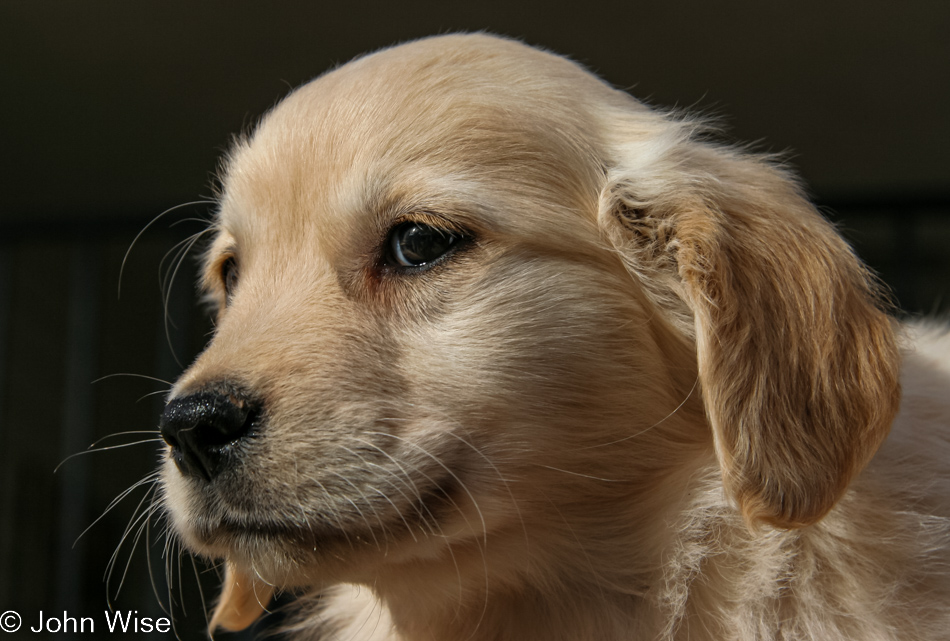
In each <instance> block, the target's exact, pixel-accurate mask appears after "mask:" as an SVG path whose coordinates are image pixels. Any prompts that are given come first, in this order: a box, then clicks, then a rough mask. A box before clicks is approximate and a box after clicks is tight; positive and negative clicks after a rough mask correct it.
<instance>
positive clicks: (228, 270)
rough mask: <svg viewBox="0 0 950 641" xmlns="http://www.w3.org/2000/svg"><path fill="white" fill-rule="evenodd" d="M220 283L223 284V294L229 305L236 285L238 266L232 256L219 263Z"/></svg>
mask: <svg viewBox="0 0 950 641" xmlns="http://www.w3.org/2000/svg"><path fill="white" fill-rule="evenodd" d="M221 282H222V283H224V294H225V296H226V297H227V302H229V303H230V302H231V297H232V296H233V295H234V290H235V289H237V284H238V265H237V260H236V259H235V258H234V256H228V257H227V258H226V259H225V261H224V262H223V263H221Z"/></svg>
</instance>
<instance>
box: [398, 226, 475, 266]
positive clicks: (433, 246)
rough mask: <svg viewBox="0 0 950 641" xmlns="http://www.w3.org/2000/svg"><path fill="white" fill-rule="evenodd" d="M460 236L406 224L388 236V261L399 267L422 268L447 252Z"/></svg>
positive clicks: (432, 228)
mask: <svg viewBox="0 0 950 641" xmlns="http://www.w3.org/2000/svg"><path fill="white" fill-rule="evenodd" d="M461 239H462V235H461V234H458V233H456V232H452V231H449V230H448V229H443V228H440V227H433V226H432V225H426V224H425V223H418V222H406V223H402V224H401V225H397V226H396V227H395V228H393V230H392V231H391V232H390V234H389V259H390V262H391V263H392V264H394V265H399V266H401V267H422V266H423V265H428V264H430V263H432V262H434V261H436V260H438V259H439V258H441V257H442V256H444V255H445V254H447V253H448V252H449V250H451V249H452V248H453V247H454V246H455V245H456V244H457V243H458V242H459V241H460V240H461Z"/></svg>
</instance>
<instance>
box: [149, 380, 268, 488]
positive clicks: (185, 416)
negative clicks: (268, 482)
mask: <svg viewBox="0 0 950 641" xmlns="http://www.w3.org/2000/svg"><path fill="white" fill-rule="evenodd" d="M259 415H260V409H259V407H258V406H257V405H254V404H252V403H250V402H248V401H247V400H245V399H243V398H241V397H239V396H237V395H236V394H216V393H213V392H199V393H197V394H192V395H190V396H184V397H181V398H176V399H173V400H171V401H169V403H168V404H167V405H166V406H165V411H164V412H163V413H162V418H161V421H160V422H159V431H160V432H161V435H162V438H163V439H165V442H166V443H168V444H169V445H170V446H171V448H172V449H171V455H172V459H173V460H174V461H175V464H176V465H177V466H178V469H179V470H180V471H181V473H182V474H185V475H186V476H192V477H195V478H202V479H204V480H206V481H210V480H211V479H212V478H214V477H215V476H216V475H217V474H218V473H219V472H220V471H221V470H222V469H224V467H225V466H226V463H227V461H228V460H229V459H230V458H231V457H232V456H233V453H234V446H235V444H236V442H237V441H239V440H240V439H241V438H242V437H244V436H245V435H247V433H248V432H249V431H250V429H251V427H252V426H253V424H254V422H255V421H256V420H257V417H258V416H259Z"/></svg>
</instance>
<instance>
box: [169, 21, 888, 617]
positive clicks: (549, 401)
mask: <svg viewBox="0 0 950 641" xmlns="http://www.w3.org/2000/svg"><path fill="white" fill-rule="evenodd" d="M696 128H697V127H696V125H694V124H693V123H690V122H688V121H682V120H674V119H672V118H669V117H667V116H663V115H661V114H657V113H655V112H652V111H650V110H648V109H646V108H644V107H643V106H641V105H640V104H638V103H636V102H635V101H633V99H631V98H629V97H628V96H626V95H625V94H622V93H620V92H617V91H615V90H613V89H611V88H609V87H607V86H606V85H604V84H603V83H601V82H600V81H599V80H597V79H596V78H594V77H592V76H591V75H590V74H588V73H586V72H585V71H583V70H581V69H580V68H579V67H577V66H576V65H574V64H573V63H570V62H568V61H566V60H564V59H562V58H559V57H556V56H552V55H550V54H546V53H542V52H539V51H536V50H533V49H530V48H527V47H524V46H522V45H520V44H517V43H514V42H509V41H505V40H499V39H495V38H490V37H486V36H452V37H443V38H436V39H431V40H424V41H420V42H417V43H413V44H410V45H405V46H402V47H398V48H395V49H391V50H388V51H385V52H382V53H378V54H375V55H371V56H368V57H365V58H362V59H359V60H357V61H355V62H352V63H350V64H348V65H346V66H344V67H342V68H340V69H337V70H335V71H333V72H331V73H328V74H327V75H325V76H323V77H321V78H319V79H317V80H315V81H314V82H312V83H310V84H308V85H306V86H304V87H302V88H300V89H298V90H297V91H295V92H294V93H293V94H291V95H290V96H289V97H288V98H287V99H285V100H284V101H283V102H282V103H281V104H280V105H279V106H278V107H277V108H275V109H274V111H273V112H271V113H270V114H269V115H268V116H267V117H266V118H265V119H264V120H263V122H262V123H261V125H260V126H259V128H258V129H257V131H256V132H255V133H254V134H253V135H252V136H251V137H250V138H249V139H246V140H244V141H242V142H240V143H239V144H238V145H237V146H236V148H235V149H234V151H233V152H232V154H231V157H230V158H229V161H228V163H227V167H226V172H225V176H224V179H223V191H222V198H221V207H220V212H219V215H218V218H217V221H216V223H215V226H216V229H215V233H216V236H215V240H214V241H213V244H212V246H211V247H210V249H209V251H208V253H207V257H206V267H205V273H204V280H203V285H204V288H205V290H206V292H207V295H208V297H209V299H210V300H211V301H212V302H213V304H214V305H215V307H216V308H217V320H216V328H215V334H214V337H213V340H212V341H211V343H210V344H209V346H208V347H207V349H206V350H205V352H204V353H203V354H201V356H200V357H199V358H198V359H197V361H196V362H195V363H194V364H193V365H192V366H191V367H190V368H189V369H188V371H187V372H186V373H185V374H184V375H183V376H182V378H181V379H180V380H179V381H178V383H177V384H176V385H175V387H174V389H173V391H172V393H171V396H170V400H169V404H168V407H167V409H166V412H165V415H164V417H163V420H162V433H163V436H164V437H165V439H166V441H167V442H168V443H169V448H168V451H167V460H166V461H165V463H164V468H163V487H164V496H165V503H166V506H167V508H168V511H169V513H170V515H171V518H172V521H173V524H174V528H175V530H176V531H177V533H178V534H179V535H180V536H181V537H182V538H183V540H184V541H185V542H186V543H187V544H188V546H189V547H190V548H192V549H193V550H195V551H196V552H198V553H201V554H205V555H207V556H210V557H215V558H224V559H227V560H228V562H229V568H230V570H231V572H232V574H233V576H232V577H231V581H230V582H231V583H232V585H233V584H234V583H235V579H234V577H242V576H243V577H245V579H246V577H253V579H251V580H250V581H251V582H256V583H258V584H269V585H282V586H295V585H296V586H321V585H329V584H332V583H335V582H341V581H346V582H356V583H366V584H373V583H374V582H377V581H379V580H380V577H381V576H385V575H387V573H390V574H391V575H393V576H395V575H398V574H400V573H402V574H405V573H406V572H407V570H406V568H415V569H414V570H413V571H415V572H421V570H420V569H419V568H421V567H429V568H443V570H444V568H445V567H451V568H452V569H451V571H450V572H449V571H448V570H444V571H445V572H449V573H450V574H451V575H452V577H453V580H457V581H458V582H460V583H461V582H464V580H465V577H468V576H473V577H475V578H474V579H473V580H475V581H481V582H482V583H484V580H485V579H484V575H485V574H486V572H490V573H491V574H492V575H493V579H497V580H499V581H501V582H502V583H504V582H505V581H510V582H515V581H517V580H518V579H517V577H518V576H524V575H526V574H528V573H531V572H544V571H546V570H545V568H547V567H549V566H550V565H551V564H552V563H553V561H552V559H555V558H563V557H564V550H565V549H566V548H568V547H570V546H574V545H576V538H577V536H578V532H598V533H599V534H598V535H597V536H599V537H602V538H603V539H604V540H608V539H611V538H617V539H620V538H625V540H627V541H628V542H629V541H638V542H639V543H638V546H639V547H638V549H637V550H635V551H630V552H629V558H624V559H621V560H619V561H618V560H617V559H616V558H615V559H614V562H615V563H616V562H620V563H623V564H625V565H626V566H628V567H630V568H634V567H639V566H644V567H645V566H646V565H648V562H647V561H646V560H643V559H645V558H646V557H647V556H649V553H648V551H649V550H653V549H654V548H656V547H657V546H658V545H659V543H657V542H658V541H661V540H662V538H663V536H662V533H661V532H660V530H661V529H662V527H663V518H662V515H663V514H666V513H667V512H668V511H669V510H674V509H675V501H674V500H672V497H674V496H676V494H677V492H681V491H682V490H683V487H684V483H685V482H686V480H685V479H688V478H689V477H690V475H691V474H693V475H694V474H696V473H697V472H696V471H697V470H702V469H706V468H709V467H711V468H712V469H715V470H716V473H717V474H718V475H721V477H722V479H723V482H724V484H725V487H726V489H727V491H728V492H729V495H730V496H732V497H733V499H734V501H735V504H736V506H737V508H738V509H739V510H741V511H742V512H743V513H744V514H745V515H746V518H747V520H748V521H749V522H750V523H753V522H765V523H771V524H774V525H779V526H782V527H795V526H797V525H802V524H805V523H809V522H812V521H814V520H816V519H818V518H821V516H822V515H823V514H824V513H825V512H827V511H828V510H829V509H830V508H831V506H832V505H833V504H834V502H835V501H836V500H837V498H838V497H839V496H840V495H841V493H842V492H843V491H844V487H845V486H846V484H847V482H848V480H849V479H850V478H851V477H852V476H853V475H854V474H855V473H856V472H857V471H858V470H860V469H861V467H862V466H863V465H864V463H865V462H866V461H867V460H868V458H869V457H870V456H871V455H872V454H873V452H874V450H875V449H876V447H877V444H878V443H879V442H880V440H881V439H882V438H883V436H884V435H885V434H886V431H887V426H888V425H889V423H890V419H891V417H892V415H893V412H894V410H895V409H896V403H897V394H898V390H897V383H896V368H897V365H896V362H897V357H896V351H895V348H894V345H893V337H892V335H891V332H890V327H889V324H888V321H887V320H886V318H885V317H884V315H883V314H881V313H880V312H879V311H877V309H876V308H875V302H874V293H873V290H872V287H871V286H870V285H869V284H868V282H869V279H868V278H867V276H866V274H865V273H864V271H863V269H862V268H861V267H860V265H859V264H858V263H857V261H856V260H855V259H854V258H853V256H852V255H851V253H850V251H849V250H848V248H847V247H846V246H845V245H844V244H843V243H842V242H841V241H840V240H839V239H838V238H837V236H836V235H835V234H834V233H833V231H832V230H831V229H830V228H829V227H828V226H827V224H826V223H824V222H823V221H822V220H821V219H820V217H819V216H818V215H817V214H816V213H815V212H814V210H813V209H812V208H811V207H810V206H809V205H808V204H807V203H806V202H805V201H804V200H803V199H802V198H801V197H800V195H799V194H798V192H797V190H796V188H795V187H794V185H793V184H792V183H791V182H790V181H789V180H788V179H787V178H786V177H785V176H783V175H782V174H781V172H779V171H777V170H776V169H774V168H772V167H769V166H767V165H766V164H764V163H762V162H761V161H759V160H756V159H754V158H749V157H745V156H742V155H740V154H737V153H735V152H732V151H729V150H723V149H720V148H717V147H715V146H712V145H710V144H707V143H703V142H700V141H697V140H696V139H695V137H694V136H693V134H694V130H695V129H696ZM845 341H847V346H849V347H847V348H845V346H844V342H845ZM855 344H859V345H861V349H855V348H854V345H855ZM840 381H851V382H853V383H854V385H851V386H848V385H845V386H844V391H842V386H841V383H840ZM582 536H583V534H582ZM631 537H632V538H631ZM651 546H652V547H651ZM604 547H605V548H606V547H608V546H607V545H606V544H605V546H604ZM627 547H628V548H629V547H631V546H630V545H629V544H628V545H627ZM587 562H588V563H590V559H588V561H587ZM638 564H639V566H638ZM561 565H563V563H561ZM532 568H533V569H532ZM538 568H541V569H540V570H539V569H538ZM432 571H433V572H434V573H435V574H433V575H432V576H435V575H437V574H438V571H440V570H436V569H433V570H432ZM499 577H500V578H499ZM430 579H431V577H430ZM236 582H237V583H240V581H236ZM235 598H236V597H235ZM229 599H230V597H226V598H225V605H226V604H227V603H228V602H229ZM265 600H266V598H265ZM219 614H220V612H219ZM221 616H226V615H221ZM225 623H227V621H225ZM234 625H235V626H236V627H239V626H238V624H234Z"/></svg>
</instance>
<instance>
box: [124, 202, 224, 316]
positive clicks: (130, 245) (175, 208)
mask: <svg viewBox="0 0 950 641" xmlns="http://www.w3.org/2000/svg"><path fill="white" fill-rule="evenodd" d="M216 204H217V202H215V201H213V200H193V201H191V202H187V203H181V204H180V205H175V206H174V207H169V208H168V209H166V210H165V211H163V212H162V213H160V214H159V215H158V216H155V218H153V219H152V220H150V221H148V223H147V224H146V225H145V226H144V227H142V229H141V230H140V231H139V233H137V234H136V235H135V238H133V239H132V242H131V243H130V244H129V248H128V249H127V250H125V255H124V256H123V257H122V265H121V266H120V267H119V286H118V291H117V297H118V298H122V275H123V274H124V273H125V264H126V262H127V261H128V260H129V254H131V253H132V248H133V247H135V244H136V243H137V242H138V241H139V238H141V237H142V234H144V233H145V232H146V231H147V230H148V229H149V227H151V226H152V225H154V224H155V223H156V222H158V220H159V219H161V218H162V217H164V216H166V215H168V214H170V213H171V212H173V211H177V210H179V209H182V208H184V207H191V206H194V205H216Z"/></svg>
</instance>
